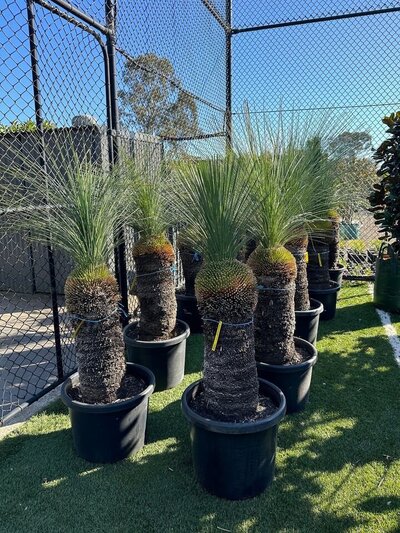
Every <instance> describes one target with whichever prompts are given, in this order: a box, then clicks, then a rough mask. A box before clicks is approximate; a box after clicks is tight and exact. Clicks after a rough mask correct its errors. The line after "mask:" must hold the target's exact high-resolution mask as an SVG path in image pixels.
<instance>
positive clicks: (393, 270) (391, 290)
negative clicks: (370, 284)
mask: <svg viewBox="0 0 400 533" xmlns="http://www.w3.org/2000/svg"><path fill="white" fill-rule="evenodd" d="M374 305H376V307H379V308H380V309H384V310H385V311H390V312H392V313H400V257H399V256H398V254H397V253H396V252H395V251H394V249H393V247H392V246H391V245H390V244H389V243H386V242H385V243H382V245H381V248H380V250H379V255H378V258H377V260H376V272H375V283H374Z"/></svg>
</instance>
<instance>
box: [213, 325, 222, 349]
mask: <svg viewBox="0 0 400 533" xmlns="http://www.w3.org/2000/svg"><path fill="white" fill-rule="evenodd" d="M221 328H222V322H221V320H220V321H219V322H218V326H217V331H216V332H215V337H214V342H213V344H212V348H211V351H213V352H215V349H216V347H217V343H218V339H219V334H220V333H221Z"/></svg>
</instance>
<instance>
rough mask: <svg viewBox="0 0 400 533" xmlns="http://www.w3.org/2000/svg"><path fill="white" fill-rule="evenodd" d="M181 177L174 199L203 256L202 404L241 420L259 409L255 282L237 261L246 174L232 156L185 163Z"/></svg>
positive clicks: (198, 285) (246, 208)
mask: <svg viewBox="0 0 400 533" xmlns="http://www.w3.org/2000/svg"><path fill="white" fill-rule="evenodd" d="M178 174H179V181H178V183H179V186H177V188H176V202H177V208H178V212H179V213H180V216H181V217H182V218H183V220H184V222H186V223H187V231H186V239H187V241H188V242H190V243H191V244H192V246H193V248H195V249H196V250H198V251H199V252H200V253H201V254H202V256H203V259H204V261H203V263H202V266H201V269H200V271H199V273H198V274H197V277H196V281H195V290H196V296H197V301H198V306H199V309H200V312H201V314H202V317H203V322H204V368H203V373H204V374H203V376H204V377H203V386H204V399H205V405H206V407H207V410H208V412H209V413H210V415H211V416H213V417H215V418H217V419H219V420H226V421H236V420H237V421H243V420H246V419H247V418H249V417H252V416H253V415H254V414H255V413H256V411H257V405H258V381H257V369H256V362H255V357H254V337H253V313H254V309H255V306H256V302H257V291H256V279H255V277H254V274H253V273H252V271H251V269H250V268H249V267H248V266H247V265H246V264H244V263H242V262H240V261H238V260H237V259H236V257H237V255H238V252H239V250H240V249H241V247H242V246H243V244H244V241H245V238H246V230H247V229H248V224H249V212H250V210H251V199H252V195H251V181H250V180H249V175H250V174H251V170H250V168H249V166H248V165H247V164H246V162H245V161H244V160H243V159H240V158H238V157H234V156H233V155H230V156H228V157H226V158H217V157H211V158H208V159H206V160H203V161H198V162H193V163H190V162H186V163H184V165H183V166H182V167H181V168H180V171H179V173H178Z"/></svg>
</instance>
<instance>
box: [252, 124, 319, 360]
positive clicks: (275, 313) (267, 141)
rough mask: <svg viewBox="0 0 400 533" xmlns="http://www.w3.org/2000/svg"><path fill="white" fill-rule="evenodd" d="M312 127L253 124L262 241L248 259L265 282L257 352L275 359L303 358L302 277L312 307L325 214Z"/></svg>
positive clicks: (257, 225)
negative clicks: (311, 244) (313, 252)
mask: <svg viewBox="0 0 400 533" xmlns="http://www.w3.org/2000/svg"><path fill="white" fill-rule="evenodd" d="M307 132H308V130H307V129H304V130H302V129H301V128H300V127H299V126H297V125H296V128H294V127H290V128H289V129H288V130H285V128H284V126H283V122H282V120H281V118H280V120H279V121H278V124H277V126H276V127H275V128H274V127H272V125H271V124H269V123H267V124H265V127H264V128H263V129H260V128H258V127H257V125H256V126H255V127H253V126H252V125H251V124H250V123H248V125H247V136H248V148H249V158H250V159H251V160H252V161H253V162H254V165H255V175H256V185H257V186H256V194H255V195H254V203H253V224H254V234H255V235H256V237H257V240H258V242H259V245H258V246H257V248H256V249H255V250H254V251H253V252H252V254H251V255H250V256H249V259H248V264H249V266H250V267H251V268H252V270H253V272H254V274H255V275H256V277H257V281H258V285H259V298H258V305H257V310H256V313H255V346H256V357H257V359H258V360H260V361H263V362H266V363H272V364H284V363H296V362H299V361H300V360H301V355H300V354H298V353H297V351H296V346H295V342H294V330H295V295H296V278H297V301H298V306H299V307H302V308H303V309H307V308H309V299H308V294H307V277H306V261H305V252H306V246H307V232H308V226H309V223H310V222H311V221H314V220H315V219H316V218H318V216H320V213H321V190H320V188H319V187H318V184H320V183H321V176H320V175H319V174H318V172H313V164H314V162H315V155H316V151H315V149H314V148H313V146H312V143H309V145H307V142H306V140H307V137H306V134H307ZM324 178H325V176H324ZM290 250H291V251H293V253H294V254H295V255H296V257H295V256H294V255H293V254H292V253H291V251H290ZM296 259H297V264H296Z"/></svg>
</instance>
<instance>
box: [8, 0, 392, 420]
mask: <svg viewBox="0 0 400 533" xmlns="http://www.w3.org/2000/svg"><path fill="white" fill-rule="evenodd" d="M399 22H400V2H396V1H386V2H382V1H380V0H375V1H374V0H357V1H355V2H350V1H349V0H340V1H338V2H333V3H332V2H328V1H327V0H318V2H306V3H304V2H300V1H299V0H292V1H290V2H279V1H278V0H273V1H271V2H260V1H253V2H248V1H245V0H166V1H163V2H160V1H156V0H146V1H142V0H118V1H116V0H72V1H71V2H62V1H60V0H15V1H14V2H8V3H7V5H6V6H5V7H2V13H1V19H0V35H1V46H0V61H1V67H2V68H1V70H0V144H4V142H5V141H7V143H8V144H9V145H11V146H12V147H13V149H14V151H16V150H22V151H23V153H24V156H25V157H26V158H27V159H28V160H29V158H31V160H32V161H36V162H40V163H41V164H42V163H43V162H44V159H43V147H45V148H46V149H47V150H50V151H51V153H52V155H53V159H54V160H55V161H60V159H59V158H60V155H61V154H63V157H65V156H66V157H67V158H68V157H71V154H72V150H73V151H74V152H76V153H77V154H78V155H79V157H89V158H90V160H91V162H92V163H95V164H96V165H99V166H101V167H102V168H103V169H108V168H109V165H110V164H113V163H115V162H116V160H117V159H118V155H121V154H122V153H124V152H127V153H129V154H130V155H133V156H134V157H135V158H136V162H137V164H138V168H140V167H142V170H143V173H148V174H149V175H150V174H151V173H157V172H162V171H163V170H162V169H163V164H162V161H163V160H164V159H166V160H177V159H180V158H182V157H186V156H187V155H196V156H198V157H207V156H208V155H211V154H215V153H224V151H225V149H226V147H227V145H228V146H229V141H230V138H231V134H232V128H233V134H235V132H236V133H237V132H238V131H239V130H240V127H241V124H242V121H243V104H244V102H247V103H248V105H249V108H250V112H251V113H252V114H254V115H255V116H261V117H262V116H268V117H269V118H270V119H271V120H272V121H273V120H275V118H276V116H278V115H279V113H280V114H286V113H287V116H291V115H293V113H296V114H297V115H298V116H299V117H300V120H303V121H306V120H309V117H310V115H312V116H313V117H314V118H316V119H318V117H320V118H321V117H328V122H329V123H330V124H332V123H333V122H335V121H337V122H341V123H342V124H344V126H343V127H342V129H341V131H340V134H337V135H336V136H335V137H333V138H332V139H331V144H332V146H335V147H336V149H337V148H338V147H339V152H340V149H342V156H341V158H339V159H340V160H339V161H338V166H337V169H338V170H337V172H338V174H339V175H340V179H341V180H342V183H343V185H344V187H345V188H347V189H348V190H350V191H351V192H352V194H351V195H350V196H351V199H350V200H349V201H347V202H346V204H345V205H343V209H342V213H341V215H342V218H343V222H342V226H341V239H342V242H341V250H342V252H341V253H342V261H343V262H344V263H345V265H346V267H347V271H348V273H349V274H351V275H361V276H366V275H369V274H372V273H373V262H374V259H375V257H376V251H377V246H378V244H377V237H378V233H377V231H376V228H375V225H374V223H373V219H372V216H371V215H370V213H369V211H368V210H367V208H368V202H367V198H366V197H367V195H368V191H369V188H370V186H371V183H372V182H373V181H374V179H375V168H374V165H373V162H372V159H371V153H372V150H373V149H374V148H376V147H377V146H378V145H379V143H380V142H381V141H382V140H383V138H384V134H385V132H384V127H383V126H382V125H381V122H380V120H381V118H382V117H383V116H384V115H385V114H388V113H390V112H392V111H394V110H396V109H397V108H398V106H399V104H400V97H399V96H398V89H397V79H396V76H395V75H394V72H395V66H396V65H397V59H398V58H397V55H398V50H397V46H395V45H393V46H387V36H388V35H390V38H391V40H392V41H393V42H396V41H397V39H396V37H397V34H398V32H399V29H398V28H399V27H400V25H399ZM271 117H272V118H271ZM274 117H275V118H274ZM38 133H40V135H39V142H38V136H37V134H38ZM344 154H346V155H344ZM6 157H8V158H10V153H8V154H7V155H5V154H4V153H0V162H2V163H3V167H4V164H5V163H6V164H7V160H6ZM15 161H16V160H15ZM15 161H14V163H15ZM12 162H13V161H10V164H11V163H12ZM50 166H51V165H50ZM57 166H60V168H61V169H62V164H61V163H60V164H58V163H57ZM49 171H51V169H50V170H49ZM0 179H1V180H4V179H7V176H6V174H4V173H3V174H2V175H1V176H0ZM137 238H138V235H137V234H136V233H135V231H134V230H133V229H132V228H126V229H125V243H123V244H122V245H120V246H119V247H118V248H117V250H116V253H115V255H113V256H112V257H110V268H111V270H112V271H113V272H115V274H116V276H117V277H118V279H119V282H120V288H121V293H122V297H123V301H124V298H126V301H124V304H125V307H126V309H125V310H126V311H129V312H131V313H134V312H135V311H136V300H135V298H134V295H130V296H129V298H128V292H129V287H130V286H131V285H132V282H133V280H134V276H135V267H134V263H133V257H132V247H133V245H134V242H135V241H136V240H137ZM170 238H171V240H172V241H173V243H174V246H175V247H176V229H172V230H171V234H170ZM110 239H111V240H112V236H110ZM110 243H111V241H110ZM0 244H1V249H0V292H1V302H0V305H1V315H0V335H1V346H0V368H1V377H0V399H1V404H0V405H1V407H0V418H2V417H4V415H5V414H6V413H7V412H8V411H10V410H12V409H13V407H15V406H16V405H18V404H20V403H22V402H24V401H25V400H26V399H29V398H32V397H34V396H36V395H38V394H40V393H41V392H42V391H43V390H46V389H47V387H49V386H51V385H52V384H54V383H56V382H58V381H59V380H60V379H63V377H64V376H65V375H66V374H67V373H68V372H70V371H71V370H72V369H73V368H74V367H75V354H74V342H73V334H72V332H71V330H70V326H69V322H68V317H67V316H66V311H65V307H64V296H63V286H64V283H65V280H66V278H67V276H68V274H69V273H70V272H71V269H72V268H73V264H72V261H71V258H70V257H67V256H66V254H64V253H62V252H60V251H58V250H53V249H52V248H51V247H47V246H46V245H43V244H38V243H36V242H35V240H34V239H33V238H32V235H31V234H30V232H29V231H28V232H26V231H24V232H22V231H17V230H10V229H8V230H7V231H6V230H2V233H1V234H0ZM179 268H180V266H179V254H178V269H177V272H176V282H177V285H179V284H181V282H182V276H181V272H180V270H179ZM128 300H129V301H128Z"/></svg>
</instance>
